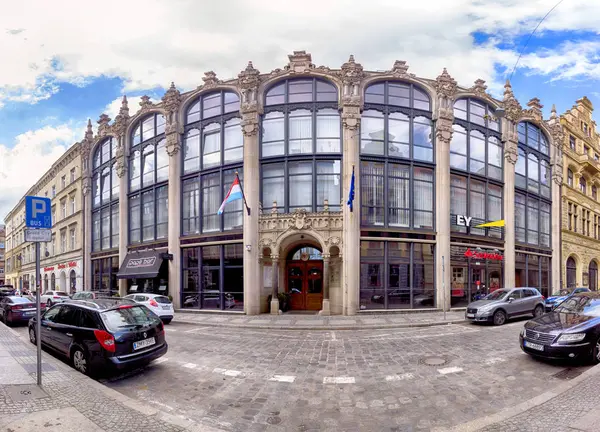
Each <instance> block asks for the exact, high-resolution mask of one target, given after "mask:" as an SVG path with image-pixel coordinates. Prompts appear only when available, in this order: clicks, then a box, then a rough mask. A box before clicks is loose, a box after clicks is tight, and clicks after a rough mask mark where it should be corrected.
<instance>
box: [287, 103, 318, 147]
mask: <svg viewBox="0 0 600 432" xmlns="http://www.w3.org/2000/svg"><path fill="white" fill-rule="evenodd" d="M312 152H313V150H312V113H311V112H310V111H308V110H295V111H292V112H291V113H290V114H289V154H299V153H312Z"/></svg>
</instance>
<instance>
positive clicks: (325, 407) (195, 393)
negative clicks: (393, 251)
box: [17, 321, 586, 431]
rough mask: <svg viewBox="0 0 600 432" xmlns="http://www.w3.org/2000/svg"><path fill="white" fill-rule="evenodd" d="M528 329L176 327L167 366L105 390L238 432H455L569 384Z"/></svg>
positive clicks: (171, 329) (159, 364)
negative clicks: (524, 347) (528, 351)
mask: <svg viewBox="0 0 600 432" xmlns="http://www.w3.org/2000/svg"><path fill="white" fill-rule="evenodd" d="M523 323H524V322H523V321H519V322H515V323H511V324H508V325H506V326H503V327H491V326H475V325H468V324H465V325H447V326H436V327H426V328H412V329H382V330H366V331H360V330H355V331H310V330H306V331H284V330H261V329H256V330H252V329H233V328H215V327H203V326H199V325H187V324H181V323H179V324H175V323H173V324H171V325H170V326H167V339H168V342H169V344H170V347H169V352H168V354H167V355H166V356H165V357H164V358H161V359H159V360H158V361H156V362H155V363H154V364H153V365H152V366H150V367H148V368H146V369H144V370H138V371H134V372H131V373H128V374H126V375H123V376H119V377H113V378H110V379H108V380H104V381H103V383H104V384H105V385H107V386H109V387H110V388H113V389H115V390H117V391H119V392H121V393H123V394H125V395H127V396H129V397H132V398H135V399H138V400H140V401H142V402H144V403H146V404H148V405H149V406H152V407H155V408H159V409H162V410H164V411H166V412H168V413H171V414H173V415H177V416H182V417H184V418H187V419H191V420H193V421H196V422H198V423H201V424H206V425H211V426H214V427H218V428H221V429H224V430H229V431H248V430H256V431H262V430H290V431H292V430H293V431H307V430H323V431H324V430H331V431H334V430H336V431H339V430H344V431H352V430H357V431H358V430H360V431H380V430H388V431H392V430H393V431H400V430H430V429H431V428H434V427H451V426H455V425H458V424H461V423H464V422H467V421H470V420H473V419H475V418H479V417H483V416H486V415H489V414H494V413H496V412H498V411H500V410H502V409H504V408H506V407H510V406H513V405H516V404H518V403H521V402H523V401H526V400H528V399H530V398H532V397H535V396H537V395H539V394H540V393H543V392H545V391H547V390H549V389H551V388H553V387H554V386H556V385H558V384H560V383H562V382H564V381H563V380H562V379H561V378H560V375H559V376H558V377H555V376H554V375H555V374H557V373H559V372H561V371H564V370H565V369H566V368H568V367H569V365H568V364H549V363H544V362H539V361H536V360H534V359H532V358H530V357H529V356H527V355H525V354H523V353H522V352H521V350H520V349H519V346H518V342H517V341H518V334H519V331H520V329H521V327H522V326H523ZM17 330H18V331H19V332H22V333H23V337H26V335H25V332H24V330H23V329H17ZM585 369H586V368H585V367H582V368H577V369H576V370H575V372H574V373H575V374H577V373H579V372H582V371H583V370H585Z"/></svg>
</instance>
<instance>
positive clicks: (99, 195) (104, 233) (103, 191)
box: [92, 137, 119, 251]
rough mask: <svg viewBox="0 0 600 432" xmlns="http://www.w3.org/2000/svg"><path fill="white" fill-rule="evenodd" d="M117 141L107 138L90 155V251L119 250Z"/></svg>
mask: <svg viewBox="0 0 600 432" xmlns="http://www.w3.org/2000/svg"><path fill="white" fill-rule="evenodd" d="M116 155H117V139H116V138H112V137H111V138H107V139H105V140H104V141H103V142H101V143H100V144H98V146H97V147H96V150H95V152H94V157H93V167H92V206H93V209H92V247H93V251H100V250H106V249H113V248H117V247H119V176H118V175H117V163H116Z"/></svg>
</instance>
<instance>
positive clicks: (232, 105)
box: [223, 92, 240, 114]
mask: <svg viewBox="0 0 600 432" xmlns="http://www.w3.org/2000/svg"><path fill="white" fill-rule="evenodd" d="M223 97H224V99H225V105H224V106H223V113H224V114H226V113H230V112H236V111H239V109H240V98H239V97H238V95H237V94H235V93H233V92H224V93H223Z"/></svg>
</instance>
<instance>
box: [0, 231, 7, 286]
mask: <svg viewBox="0 0 600 432" xmlns="http://www.w3.org/2000/svg"><path fill="white" fill-rule="evenodd" d="M5 243H6V227H5V226H4V225H0V285H2V284H4V281H5V279H6V256H5V253H6V250H5V249H6V247H5Z"/></svg>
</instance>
